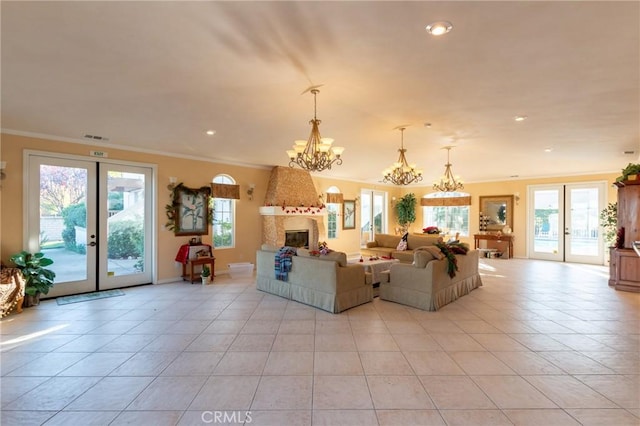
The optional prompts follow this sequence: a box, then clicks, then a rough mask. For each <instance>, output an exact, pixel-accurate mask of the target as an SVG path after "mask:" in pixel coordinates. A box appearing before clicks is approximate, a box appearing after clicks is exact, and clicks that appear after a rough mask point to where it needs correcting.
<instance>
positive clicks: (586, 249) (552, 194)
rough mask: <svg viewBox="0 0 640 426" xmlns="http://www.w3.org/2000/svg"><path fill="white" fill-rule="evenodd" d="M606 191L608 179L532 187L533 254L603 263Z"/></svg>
mask: <svg viewBox="0 0 640 426" xmlns="http://www.w3.org/2000/svg"><path fill="white" fill-rule="evenodd" d="M605 191H606V186H605V183H604V182H596V183H583V184H582V183H581V184H567V185H540V186H531V187H529V196H528V199H529V200H531V202H530V203H529V208H528V218H529V220H528V227H529V230H528V233H527V234H528V235H529V236H530V238H529V242H528V251H529V257H530V258H532V259H545V260H555V261H561V262H563V261H566V262H576V263H593V264H599V265H601V264H603V263H604V240H603V238H602V233H601V232H600V221H599V215H600V211H601V210H602V209H604V206H605V199H606V194H605Z"/></svg>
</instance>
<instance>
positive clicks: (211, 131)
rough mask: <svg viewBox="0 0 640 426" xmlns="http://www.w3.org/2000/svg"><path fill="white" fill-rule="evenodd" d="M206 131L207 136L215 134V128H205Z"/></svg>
mask: <svg viewBox="0 0 640 426" xmlns="http://www.w3.org/2000/svg"><path fill="white" fill-rule="evenodd" d="M206 133H207V134H208V135H209V136H213V135H215V134H216V131H215V130H207V132H206Z"/></svg>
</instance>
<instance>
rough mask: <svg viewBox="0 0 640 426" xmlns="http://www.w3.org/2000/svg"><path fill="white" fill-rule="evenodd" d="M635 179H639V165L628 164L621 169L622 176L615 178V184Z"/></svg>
mask: <svg viewBox="0 0 640 426" xmlns="http://www.w3.org/2000/svg"><path fill="white" fill-rule="evenodd" d="M636 179H640V164H633V163H629V164H627V167H625V168H624V169H622V175H620V176H618V177H617V178H616V182H622V181H625V180H636Z"/></svg>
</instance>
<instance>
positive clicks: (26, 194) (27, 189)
mask: <svg viewBox="0 0 640 426" xmlns="http://www.w3.org/2000/svg"><path fill="white" fill-rule="evenodd" d="M34 156H37V157H49V158H51V159H59V160H63V161H69V160H70V161H74V160H75V161H80V162H84V163H87V164H88V163H94V164H96V163H99V164H101V165H104V166H107V165H109V164H111V165H115V166H127V167H134V168H135V167H140V168H146V169H151V179H150V182H149V188H150V191H148V192H149V194H145V200H146V201H147V208H150V210H148V211H149V215H150V218H151V219H150V222H151V223H149V224H148V227H147V229H145V231H146V232H148V235H146V237H148V238H149V250H148V251H149V253H145V268H149V269H148V271H149V272H150V280H151V283H152V284H155V283H157V274H158V265H157V258H158V244H157V241H158V229H157V228H158V227H157V223H158V209H157V208H154V206H156V205H157V199H158V196H157V192H158V191H157V188H158V185H157V175H158V173H157V168H158V166H157V165H156V164H147V163H139V162H132V161H125V160H115V159H108V158H101V157H92V156H82V155H74V154H64V153H57V152H49V151H38V150H25V151H24V152H23V160H22V161H23V170H24V173H23V176H24V179H23V197H22V203H23V206H22V209H23V224H24V226H23V246H24V249H25V250H28V251H30V252H35V251H38V250H39V245H40V242H39V241H38V240H37V239H34V238H32V236H31V232H30V230H31V229H32V227H33V226H34V224H38V225H37V226H38V227H39V220H40V218H39V212H30V211H29V208H30V195H31V191H32V190H33V189H32V185H36V183H34V182H30V180H31V176H32V174H31V173H30V169H29V167H30V158H31V157H34ZM94 179H98V177H97V176H96V177H95V178H94ZM95 182H96V180H94V182H93V183H94V185H93V188H95V187H96V185H95ZM90 186H91V185H90ZM37 188H38V189H39V182H37ZM93 188H92V189H91V190H90V191H93ZM88 191H89V190H88ZM38 194H39V190H38ZM87 196H88V197H89V196H91V193H88V194H87ZM93 196H94V197H96V199H97V197H98V194H97V191H96V193H95V194H93ZM93 216H94V218H96V219H95V220H97V217H98V215H97V214H94V215H93ZM90 220H94V219H92V218H87V221H90ZM94 227H95V226H94ZM103 239H106V236H105V237H104V238H103ZM105 247H106V241H105ZM102 252H103V253H105V254H104V256H105V259H106V251H102ZM147 258H148V259H149V260H148V261H149V263H148V264H147V261H146V259H147ZM94 264H95V263H94ZM87 272H88V273H90V271H89V270H88V271H87ZM103 272H104V274H105V276H106V270H105V271H103ZM96 279H98V277H96V276H95V271H93V281H94V282H96V281H95V280H96ZM127 285H137V284H127V283H126V280H125V282H124V283H123V284H122V286H123V287H125V286H127ZM105 288H109V287H108V284H107V281H105V286H104V288H101V289H105ZM52 291H53V290H52ZM82 291H86V289H84V290H82ZM91 291H93V290H91ZM50 294H52V295H53V297H55V296H56V294H55V291H53V293H50Z"/></svg>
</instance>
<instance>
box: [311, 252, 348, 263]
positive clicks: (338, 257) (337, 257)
mask: <svg viewBox="0 0 640 426" xmlns="http://www.w3.org/2000/svg"><path fill="white" fill-rule="evenodd" d="M318 259H321V260H333V261H335V262H338V265H340V266H347V254H346V253H344V252H341V251H332V252H331V253H329V254H321V255H320V256H319V257H318Z"/></svg>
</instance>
